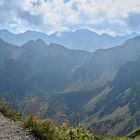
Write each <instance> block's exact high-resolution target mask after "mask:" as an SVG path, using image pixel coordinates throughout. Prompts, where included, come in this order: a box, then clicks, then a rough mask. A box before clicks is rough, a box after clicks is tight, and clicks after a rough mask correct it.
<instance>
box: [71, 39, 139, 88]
mask: <svg viewBox="0 0 140 140" xmlns="http://www.w3.org/2000/svg"><path fill="white" fill-rule="evenodd" d="M138 56H140V37H136V38H134V39H130V40H127V41H126V42H125V43H124V44H122V45H120V46H117V47H113V48H109V49H99V50H97V51H95V52H94V53H92V55H91V56H90V58H89V59H88V61H86V62H85V63H84V64H83V65H81V66H80V67H78V68H77V70H76V71H75V73H74V76H73V77H74V81H75V83H77V87H80V88H81V87H83V89H89V88H94V87H95V88H97V87H100V86H102V85H105V84H106V83H107V82H109V81H112V80H113V78H114V77H115V75H116V73H117V72H118V70H119V68H120V67H121V66H122V65H123V64H125V63H127V62H129V61H134V60H136V59H137V58H138ZM78 85H79V86H78Z"/></svg>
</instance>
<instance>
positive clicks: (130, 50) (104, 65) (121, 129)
mask: <svg viewBox="0 0 140 140" xmlns="http://www.w3.org/2000/svg"><path fill="white" fill-rule="evenodd" d="M139 56H140V37H137V38H135V39H132V40H128V41H126V42H125V43H124V44H123V45H121V46H118V47H114V48H111V49H106V50H98V51H96V52H94V53H93V54H92V55H91V56H90V57H89V58H88V60H87V61H86V62H85V63H84V64H83V65H81V66H80V67H78V68H77V70H76V71H75V73H74V80H73V81H74V84H73V87H75V89H76V88H77V89H76V90H77V91H73V92H66V93H63V94H60V95H58V94H57V95H53V96H51V97H50V102H52V103H54V104H53V105H54V106H56V110H60V108H62V106H67V108H69V112H67V114H68V116H70V118H69V119H70V120H71V122H72V123H75V118H76V114H77V113H79V114H80V119H79V121H80V123H82V124H84V125H85V126H87V127H88V128H90V129H94V132H95V133H97V134H106V135H119V134H126V133H128V132H129V131H131V130H132V129H134V128H135V127H137V126H138V125H140V122H139V119H138V118H139V110H140V109H139V103H138V100H139V95H138V94H139V89H140V88H139V87H140V84H139V83H140V78H139V74H140V67H139V66H140V64H139V63H140V58H139ZM138 58H139V59H138ZM71 89H74V88H71Z"/></svg>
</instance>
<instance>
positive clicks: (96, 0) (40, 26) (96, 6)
mask: <svg viewBox="0 0 140 140" xmlns="http://www.w3.org/2000/svg"><path fill="white" fill-rule="evenodd" d="M5 1H7V3H5V2H4V3H3V2H1V3H0V7H2V6H3V10H0V12H5V11H4V8H5V6H8V5H10V6H11V9H10V11H9V14H10V19H9V20H8V22H7V21H4V17H3V18H1V17H2V15H1V14H0V18H1V20H0V24H5V23H6V22H7V23H9V24H10V22H11V21H12V20H13V21H15V23H16V22H17V26H18V27H19V23H18V22H19V20H20V22H21V23H24V22H25V21H26V22H29V24H31V25H32V26H33V27H34V28H36V29H37V30H41V31H46V32H51V33H52V32H56V31H59V32H60V31H65V30H71V29H76V28H77V27H78V28H79V27H81V28H82V27H83V28H84V27H85V28H91V29H95V30H96V31H98V32H101V31H106V32H109V31H110V33H119V32H120V31H118V29H117V28H123V31H122V32H125V31H126V32H130V29H129V27H128V25H127V18H128V17H129V14H130V13H140V0H70V1H69V2H66V3H64V1H63V0H47V2H45V1H44V0H22V1H15V0H9V1H8V0H5ZM15 9H16V10H15ZM5 15H6V14H5ZM6 18H7V17H6ZM23 27H24V28H25V29H26V28H27V27H26V25H25V26H24V25H22V28H23ZM96 27H97V28H96ZM99 27H102V29H100V28H99Z"/></svg>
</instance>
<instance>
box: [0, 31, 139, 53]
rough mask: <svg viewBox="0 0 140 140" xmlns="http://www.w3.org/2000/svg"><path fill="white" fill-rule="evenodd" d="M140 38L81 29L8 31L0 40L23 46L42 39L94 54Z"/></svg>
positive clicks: (3, 33)
mask: <svg viewBox="0 0 140 140" xmlns="http://www.w3.org/2000/svg"><path fill="white" fill-rule="evenodd" d="M136 36H138V34H137V33H132V34H128V35H124V36H119V35H118V36H110V35H108V34H105V33H104V34H101V35H99V34H97V33H95V32H93V31H90V30H88V29H79V30H76V31H68V32H62V33H54V34H50V35H47V34H45V33H41V32H36V31H26V32H24V33H19V34H14V33H11V32H9V31H8V30H0V38H1V39H3V40H5V41H6V42H9V43H11V44H14V45H17V46H21V45H23V44H25V43H26V42H28V41H30V40H34V41H35V40H37V39H42V40H43V41H44V42H45V43H47V44H50V43H56V44H61V45H63V46H66V47H67V48H69V49H77V50H86V51H90V52H93V51H95V50H97V49H99V48H109V47H114V46H116V45H120V44H122V43H123V42H125V41H126V40H127V39H132V38H134V37H136Z"/></svg>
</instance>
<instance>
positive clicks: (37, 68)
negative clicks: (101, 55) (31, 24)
mask: <svg viewBox="0 0 140 140" xmlns="http://www.w3.org/2000/svg"><path fill="white" fill-rule="evenodd" d="M0 49H1V50H0V53H1V57H2V59H3V60H2V59H1V65H0V67H1V69H0V83H1V84H0V90H1V93H3V94H5V95H7V94H8V98H9V99H11V97H12V96H15V97H20V98H23V97H22V95H25V94H27V95H28V96H29V95H30V94H31V95H32V94H33V95H36V94H38V95H40V94H41V93H42V94H48V92H55V91H59V90H60V91H63V90H64V89H65V88H66V87H67V86H68V85H69V84H71V82H72V78H71V77H72V74H73V72H74V71H75V69H76V68H77V67H79V65H81V64H82V63H84V62H85V61H86V59H87V57H88V55H90V53H88V52H86V51H74V50H69V49H67V48H65V47H63V46H60V45H57V44H50V45H49V46H47V45H46V44H45V43H44V42H43V41H42V40H37V41H29V42H28V43H26V44H24V45H23V46H22V47H16V46H15V47H12V45H10V44H7V43H5V42H3V41H2V40H1V41H0ZM5 55H6V56H5Z"/></svg>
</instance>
